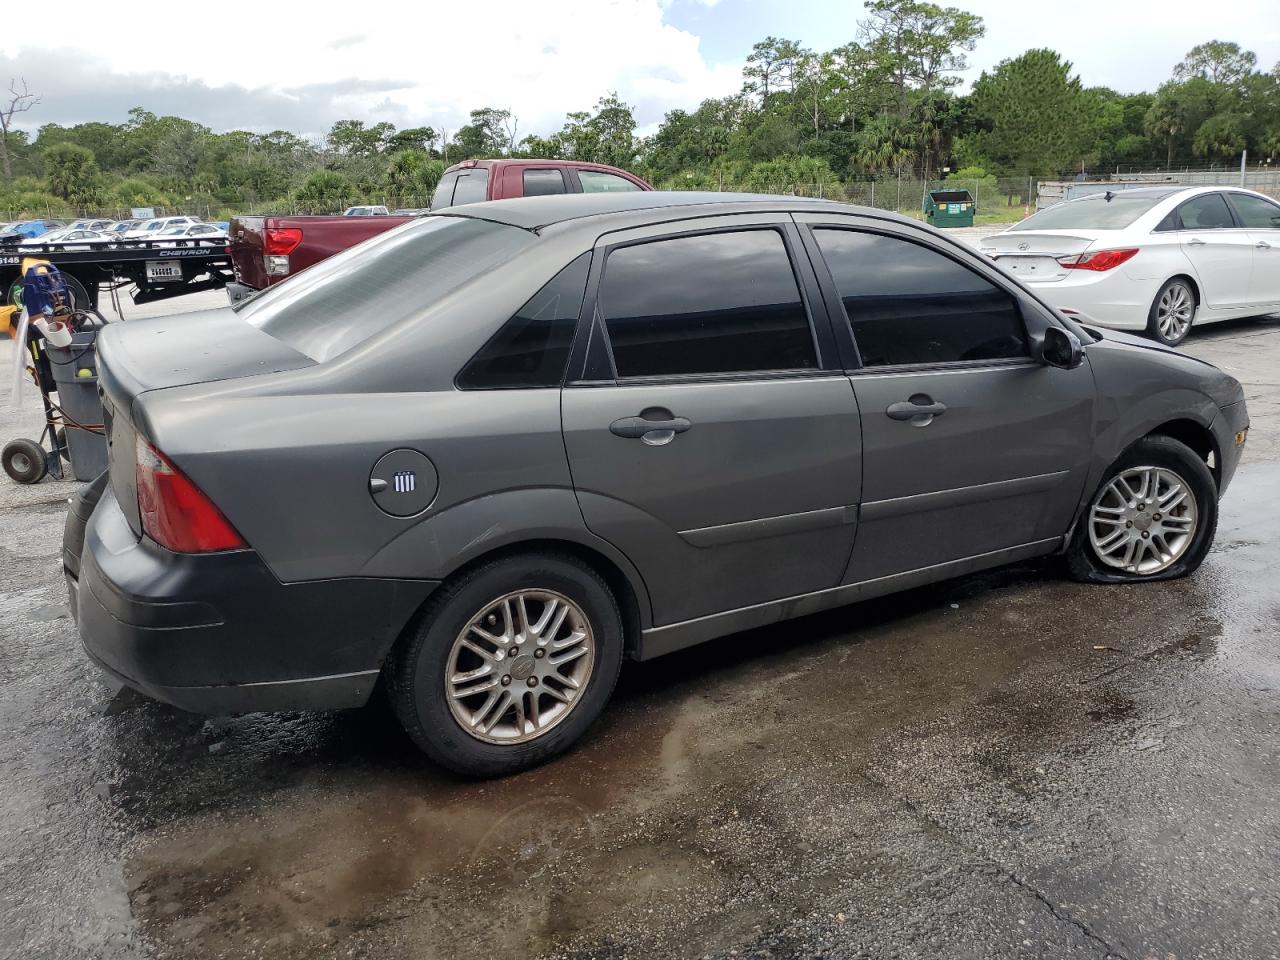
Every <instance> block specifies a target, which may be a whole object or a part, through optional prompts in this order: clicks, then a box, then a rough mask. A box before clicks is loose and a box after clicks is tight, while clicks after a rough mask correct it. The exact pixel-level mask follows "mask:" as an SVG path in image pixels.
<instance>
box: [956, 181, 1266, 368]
mask: <svg viewBox="0 0 1280 960" xmlns="http://www.w3.org/2000/svg"><path fill="white" fill-rule="evenodd" d="M981 249H982V252H983V253H985V254H987V255H988V256H989V257H991V258H993V259H994V260H995V261H996V262H997V263H998V264H1000V265H1001V266H1002V267H1004V268H1005V269H1006V270H1008V271H1009V272H1010V273H1012V274H1013V275H1014V276H1016V277H1018V279H1020V280H1022V281H1023V282H1024V283H1026V284H1028V285H1029V286H1030V287H1031V288H1032V289H1033V290H1035V291H1036V293H1038V294H1039V295H1040V296H1041V297H1043V298H1044V299H1045V300H1047V301H1048V302H1049V303H1051V304H1053V305H1054V306H1056V307H1058V308H1060V309H1061V310H1062V311H1063V312H1065V313H1067V314H1069V315H1070V316H1073V317H1075V318H1076V319H1077V320H1079V321H1080V322H1082V323H1093V324H1099V325H1101V326H1105V327H1111V328H1113V329H1117V330H1136V331H1142V332H1145V333H1146V334H1147V335H1148V336H1150V337H1152V338H1154V339H1156V340H1158V341H1160V342H1161V343H1164V344H1167V345H1170V346H1172V345H1174V344H1177V343H1181V342H1182V341H1183V340H1184V339H1185V338H1186V336H1187V334H1188V333H1189V332H1190V330H1191V327H1192V325H1193V324H1196V323H1204V322H1207V321H1212V320H1230V319H1235V318H1239V317H1254V316H1258V315H1260V314H1266V313H1273V312H1275V311H1277V310H1280V203H1276V201H1274V200H1272V199H1271V198H1270V197H1267V196H1264V195H1263V194H1261V193H1254V192H1252V191H1249V190H1233V189H1224V188H1220V187H1193V188H1178V187H1172V188H1170V187H1154V188H1150V189H1139V190H1125V191H1121V192H1117V193H1101V194H1095V195H1093V196H1088V197H1081V198H1080V199H1078V200H1069V201H1067V202H1065V203H1059V204H1056V205H1055V206H1052V207H1048V208H1046V209H1044V210H1041V211H1040V212H1039V213H1037V214H1035V215H1034V216H1032V217H1029V218H1027V219H1026V220H1023V221H1022V222H1021V223H1018V224H1016V225H1014V226H1013V227H1011V228H1010V229H1009V230H1007V231H1005V232H1004V233H1001V234H997V235H996V236H994V237H988V238H987V239H986V240H984V241H983V242H982V247H981Z"/></svg>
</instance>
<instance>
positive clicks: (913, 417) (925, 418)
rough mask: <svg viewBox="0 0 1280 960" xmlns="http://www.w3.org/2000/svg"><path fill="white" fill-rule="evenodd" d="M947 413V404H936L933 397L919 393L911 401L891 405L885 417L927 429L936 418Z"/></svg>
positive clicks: (900, 401)
mask: <svg viewBox="0 0 1280 960" xmlns="http://www.w3.org/2000/svg"><path fill="white" fill-rule="evenodd" d="M946 412H947V405H946V404H945V403H935V402H934V400H933V398H932V397H930V396H927V395H925V394H923V393H917V394H916V395H915V396H913V397H912V398H911V399H910V400H899V401H898V402H897V403H891V404H889V406H888V408H887V409H886V410H885V415H886V416H887V417H889V419H890V420H910V421H911V423H912V425H913V426H917V427H927V426H928V425H929V424H931V423H933V418H934V417H940V416H942V415H943V414H944V413H946Z"/></svg>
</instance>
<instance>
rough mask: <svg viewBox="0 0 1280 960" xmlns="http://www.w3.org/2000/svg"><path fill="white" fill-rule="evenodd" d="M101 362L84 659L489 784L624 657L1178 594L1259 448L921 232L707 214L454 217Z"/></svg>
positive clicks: (85, 555) (889, 219)
mask: <svg viewBox="0 0 1280 960" xmlns="http://www.w3.org/2000/svg"><path fill="white" fill-rule="evenodd" d="M98 361H99V367H98V370H99V378H100V383H101V386H102V391H103V406H104V420H105V422H106V423H107V425H108V430H109V431H110V437H111V441H110V443H111V445H110V469H109V472H108V474H106V475H105V476H104V478H103V480H102V481H101V483H100V484H98V485H97V491H96V492H95V491H94V490H93V489H92V488H90V491H89V492H88V493H86V494H84V495H82V496H81V497H80V499H79V500H78V502H76V503H75V504H73V508H72V510H71V512H70V513H69V514H68V519H67V527H66V537H65V540H64V545H63V556H64V558H65V562H66V565H67V566H66V569H67V582H68V587H69V591H70V600H71V609H72V610H74V611H75V612H76V615H77V618H78V622H79V629H80V633H81V636H82V638H83V640H84V644H85V648H86V649H87V650H88V652H89V655H90V656H91V657H93V659H94V660H95V661H97V662H98V663H99V664H100V665H102V666H103V667H104V668H105V669H106V670H107V671H108V672H109V673H111V674H112V675H113V676H115V677H117V678H119V679H120V680H121V681H122V682H123V683H125V684H128V685H129V686H131V687H134V688H135V689H138V690H141V691H142V692H143V693H146V694H149V695H150V696H153V697H156V698H158V699H161V700H165V701H168V702H170V703H172V704H175V705H177V706H179V707H183V708H186V709H190V710H196V711H203V712H210V713H221V712H237V711H252V710H295V709H308V710H310V709H318V708H338V707H354V706H358V705H360V704H363V703H364V702H366V701H367V700H368V698H369V696H370V695H371V694H372V693H373V691H374V688H375V686H377V685H379V684H383V685H385V691H386V693H387V695H388V696H389V698H390V700H391V703H392V705H393V706H394V708H395V710H396V712H397V714H398V715H399V717H400V719H401V721H402V722H403V723H404V725H405V728H406V729H407V730H408V731H409V734H410V736H411V737H412V738H413V739H414V740H415V741H416V742H417V743H418V745H419V746H421V747H422V748H423V749H424V750H425V751H426V752H427V753H428V754H430V755H431V756H432V757H434V758H435V759H436V760H437V761H439V762H440V763H443V764H445V765H447V766H449V767H451V768H453V769H455V770H460V771H463V772H465V773H467V774H472V775H482V776H490V775H496V774H503V773H509V772H512V771H515V770H519V769H522V768H525V767H528V766H531V765H533V764H536V763H538V762H540V761H542V760H545V759H547V758H548V757H551V756H554V755H555V754H557V753H559V752H561V751H563V750H565V749H566V748H567V747H568V746H569V745H570V744H571V743H572V742H573V741H574V740H576V739H577V738H578V737H579V736H581V735H582V734H583V732H584V731H585V730H586V729H587V727H588V726H589V725H590V724H591V723H592V721H593V720H595V718H596V717H597V716H598V715H599V714H600V712H601V711H602V710H603V708H604V705H605V702H606V701H607V700H608V698H609V696H610V694H611V692H612V690H613V687H614V683H615V681H616V680H617V677H618V671H619V667H620V664H621V662H622V660H623V658H624V656H631V657H634V658H637V659H647V658H652V657H656V656H659V655H662V654H665V653H669V652H671V651H674V650H678V649H681V648H683V647H687V646H690V645H692V644H696V643H700V642H702V641H705V640H709V639H711V638H713V637H717V636H721V635H724V634H728V633H732V632H735V631H739V630H744V629H748V628H752V627H757V626H761V625H764V624H769V623H774V622H777V621H779V620H783V619H786V618H789V617H795V616H800V615H803V614H807V613H812V612H815V611H819V610H824V609H828V608H831V607H836V606H839V605H842V604H846V603H850V602H852V601H856V600H861V599H865V598H867V597H873V596H878V595H881V594H885V593H890V592H893V591H896V590H901V589H906V588H909V587H915V586H918V585H921V584H926V583H931V582H934V581H937V580H942V579H945V578H947V577H953V576H957V575H960V574H966V573H970V572H973V571H976V570H980V569H984V568H988V567H993V566H996V565H999V564H1003V563H1008V562H1012V561H1018V560H1023V559H1026V558H1029V557H1034V556H1040V555H1046V554H1052V553H1055V552H1060V553H1063V554H1065V560H1066V566H1067V568H1068V569H1069V571H1070V572H1071V574H1072V575H1073V576H1075V577H1076V578H1078V579H1080V580H1084V581H1092V582H1125V583H1140V582H1145V581H1154V580H1164V579H1169V578H1174V577H1180V576H1183V575H1185V574H1188V573H1191V572H1192V571H1194V570H1195V569H1196V568H1197V567H1198V566H1199V564H1200V563H1201V561H1202V560H1203V559H1204V557H1205V555H1206V554H1207V552H1208V551H1209V548H1210V545H1211V544H1212V541H1213V536H1214V530H1215V527H1216V524H1217V510H1218V498H1219V496H1221V495H1222V494H1223V493H1224V492H1225V491H1226V489H1227V487H1228V484H1229V483H1230V481H1231V478H1232V475H1233V473H1234V471H1235V469H1236V465H1237V463H1238V462H1239V459H1240V454H1241V450H1242V445H1243V442H1244V437H1245V434H1246V431H1247V430H1248V426H1249V420H1248V413H1247V410H1246V408H1245V403H1244V393H1243V391H1242V389H1241V386H1240V384H1239V382H1237V381H1236V380H1235V379H1233V378H1232V377H1230V376H1228V375H1227V374H1225V373H1223V372H1221V371H1219V370H1217V369H1216V368H1214V367H1213V366H1211V365H1210V364H1208V363H1205V362H1203V361H1200V360H1195V359H1192V358H1190V357H1186V356H1182V355H1180V354H1178V353H1177V352H1175V351H1172V350H1168V349H1165V348H1163V347H1160V346H1158V345H1156V344H1153V343H1151V342H1149V341H1142V340H1138V339H1136V338H1133V337H1128V336H1126V335H1124V334H1120V333H1112V332H1106V333H1102V334H1099V335H1097V336H1096V337H1095V336H1094V335H1092V334H1091V333H1090V332H1088V331H1086V330H1085V329H1084V328H1082V327H1080V326H1078V325H1077V324H1076V323H1074V322H1073V321H1071V320H1070V319H1068V318H1066V317H1064V316H1063V315H1062V314H1061V313H1059V312H1057V311H1055V310H1053V309H1052V308H1050V307H1049V306H1047V305H1046V304H1045V303H1044V302H1043V301H1041V300H1040V299H1039V298H1038V297H1037V296H1036V295H1035V294H1033V293H1032V292H1031V290H1030V289H1029V288H1028V287H1027V286H1024V285H1023V284H1021V283H1020V282H1019V281H1018V280H1017V279H1015V278H1014V277H1012V276H1010V275H1009V274H1007V273H1005V272H1004V271H1002V270H1000V269H999V268H998V267H996V266H995V265H994V264H992V263H991V262H990V261H989V260H987V259H985V258H983V257H981V256H978V255H977V254H976V253H975V252H973V251H971V250H969V249H968V248H967V247H966V246H964V245H963V244H961V243H958V242H956V241H953V240H950V239H949V238H947V237H945V236H943V235H942V234H940V233H939V232H937V231H935V230H933V229H932V228H930V227H927V226H925V225H923V224H920V223H918V222H916V221H913V220H909V219H907V218H905V217H901V216H897V215H896V214H889V213H886V212H884V211H880V210H870V209H865V208H859V207H851V206H848V205H844V204H837V203H831V202H825V201H817V200H802V199H797V198H787V197H749V196H744V195H734V194H723V193H718V194H699V193H666V194H649V193H643V192H639V191H631V192H618V193H606V194H602V195H595V196H580V195H579V196H561V197H534V198H528V199H522V200H507V201H503V202H500V203H477V204H470V205H467V206H461V207H458V206H455V207H453V208H450V209H449V210H448V211H447V213H446V214H445V215H438V214H435V215H431V216H427V217H420V218H417V219H414V220H411V221H407V222H405V223H403V224H402V225H401V226H400V227H398V228H396V229H393V230H391V231H389V232H387V233H384V234H382V235H381V236H378V237H375V238H373V239H371V240H369V241H368V242H367V243H365V244H362V245H361V246H359V247H357V248H353V249H351V250H348V251H345V252H344V253H342V254H340V255H338V256H336V257H333V258H331V259H329V260H328V261H326V262H325V263H322V264H319V265H317V266H315V267H312V268H311V269H310V270H308V271H307V272H306V273H304V274H302V275H300V276H298V277H296V278H294V279H293V280H291V281H290V282H289V283H287V284H283V285H281V286H279V287H276V288H274V289H271V290H268V291H265V292H264V293H263V294H262V295H260V296H257V297H253V298H251V299H249V300H247V301H245V302H243V303H241V304H239V305H238V306H237V307H235V308H228V309H224V310H219V311H205V312H202V313H196V314H191V315H190V316H189V317H187V318H185V319H184V321H183V322H182V323H181V324H174V323H172V322H170V321H168V320H158V321H146V320H143V321H133V322H130V323H127V324H110V325H108V326H107V327H106V328H105V330H104V331H103V332H102V333H101V334H100V335H99V339H98ZM99 496H100V499H97V502H96V507H94V505H93V502H92V501H93V499H94V498H97V497H99ZM90 510H91V511H92V516H91V518H90V519H89V520H88V525H87V528H86V527H85V521H84V520H83V519H82V518H83V517H88V516H89V512H90ZM320 518H323V522H319V520H320ZM1135 596H1136V595H1135Z"/></svg>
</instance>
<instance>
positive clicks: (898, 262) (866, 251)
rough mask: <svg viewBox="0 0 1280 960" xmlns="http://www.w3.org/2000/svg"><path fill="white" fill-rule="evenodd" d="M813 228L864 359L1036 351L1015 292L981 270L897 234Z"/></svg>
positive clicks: (891, 361)
mask: <svg viewBox="0 0 1280 960" xmlns="http://www.w3.org/2000/svg"><path fill="white" fill-rule="evenodd" d="M813 234H814V237H815V238H816V239H817V241H818V246H819V248H820V249H821V250H822V256H823V259H824V260H825V261H826V263H827V266H828V267H829V268H830V270H831V277H832V279H833V280H834V281H835V285H836V289H837V290H838V291H839V293H840V299H841V301H842V302H843V303H844V310H845V314H846V315H847V317H848V319H849V324H850V326H851V327H852V329H853V337H854V340H855V341H856V342H857V344H858V351H859V353H860V354H861V356H862V363H863V366H867V367H884V366H895V365H899V364H929V363H962V362H969V361H975V360H1003V359H1009V358H1017V357H1027V356H1030V354H1031V350H1030V347H1029V345H1028V343H1027V335H1026V330H1025V328H1024V327H1023V324H1022V315H1021V314H1020V313H1019V311H1018V305H1017V302H1016V301H1015V300H1014V298H1013V295H1012V294H1010V293H1007V292H1006V291H1004V290H1002V289H1001V288H999V287H997V286H996V285H995V284H993V283H991V282H990V281H989V280H987V279H986V278H985V277H983V276H982V275H980V274H978V273H977V272H975V271H973V270H970V269H969V268H968V267H965V266H962V265H961V264H959V263H957V262H956V261H954V260H952V259H950V258H949V257H945V256H943V255H942V254H940V253H937V252H936V251H934V250H931V249H929V248H928V247H925V246H923V245H921V244H918V243H913V242H911V241H909V240H900V239H898V238H897V237H889V236H885V235H883V234H877V233H864V232H861V231H856V230H836V229H819V230H814V231H813Z"/></svg>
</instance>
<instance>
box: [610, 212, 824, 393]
mask: <svg viewBox="0 0 1280 960" xmlns="http://www.w3.org/2000/svg"><path fill="white" fill-rule="evenodd" d="M600 313H601V315H602V316H603V317H604V321H605V326H606V328H607V330H608V332H609V340H610V342H611V343H612V346H613V360H614V366H615V367H616V369H617V374H618V376H619V377H655V376H678V375H687V374H700V373H701V374H717V373H742V372H751V371H758V370H803V369H809V368H812V367H816V366H817V365H818V358H817V352H816V350H815V349H814V345H813V334H812V332H811V329H810V326H809V318H808V315H807V313H806V311H805V307H804V303H803V302H802V301H801V299H800V290H799V287H798V286H797V284H796V277H795V273H794V271H793V270H792V268H791V260H790V258H789V257H788V255H787V248H786V245H785V244H784V243H783V241H782V235H781V234H779V233H778V232H777V231H775V230H744V231H738V232H734V233H709V234H701V235H698V236H691V237H675V238H672V239H670V240H657V241H652V242H649V243H641V244H636V245H634V246H629V247H621V248H619V249H617V250H614V251H613V252H612V253H611V254H610V255H609V260H608V262H607V263H606V264H605V270H604V279H603V281H602V282H601V286H600Z"/></svg>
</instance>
